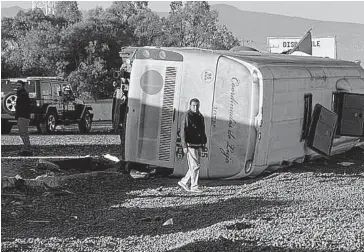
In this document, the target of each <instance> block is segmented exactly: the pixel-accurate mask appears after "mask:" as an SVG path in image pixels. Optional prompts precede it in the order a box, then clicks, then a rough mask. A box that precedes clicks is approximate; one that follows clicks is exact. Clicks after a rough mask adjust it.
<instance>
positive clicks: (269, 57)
mask: <svg viewBox="0 0 364 252" xmlns="http://www.w3.org/2000/svg"><path fill="white" fill-rule="evenodd" d="M163 49H165V50H172V51H178V52H180V53H182V54H183V53H184V52H186V53H188V52H194V53H202V54H220V55H224V56H231V57H234V58H237V59H240V60H243V61H248V62H249V63H253V64H256V65H259V66H262V65H271V64H278V65H317V66H325V67H329V66H347V67H357V66H358V64H356V63H355V62H351V61H345V60H338V59H331V58H321V57H314V56H296V55H286V54H273V53H265V52H259V51H239V52H232V51H227V50H208V49H200V48H163Z"/></svg>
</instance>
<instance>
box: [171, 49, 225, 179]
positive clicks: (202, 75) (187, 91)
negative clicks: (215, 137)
mask: <svg viewBox="0 0 364 252" xmlns="http://www.w3.org/2000/svg"><path fill="white" fill-rule="evenodd" d="M217 59H218V56H216V55H212V54H211V55H205V54H200V53H186V54H184V55H183V77H182V83H183V84H182V86H181V93H180V97H179V108H178V116H177V118H178V125H177V127H178V132H180V130H181V121H182V118H183V116H184V114H185V113H186V112H187V111H188V109H189V101H190V100H191V99H192V98H197V99H199V100H200V112H201V114H202V115H203V116H204V119H205V132H206V136H207V147H208V151H207V152H203V153H202V156H201V170H200V177H201V178H207V177H208V170H207V169H208V167H209V166H210V163H209V155H210V148H209V145H210V141H211V140H210V125H211V116H212V100H213V91H214V82H215V74H216V62H217ZM182 152H183V150H182V145H181V139H180V137H179V136H178V137H177V144H176V149H175V153H176V158H175V163H174V171H173V175H175V176H184V175H185V174H186V172H187V171H188V165H187V160H186V156H185V155H184V154H183V153H182Z"/></svg>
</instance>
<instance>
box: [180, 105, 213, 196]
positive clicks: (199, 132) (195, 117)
mask: <svg viewBox="0 0 364 252" xmlns="http://www.w3.org/2000/svg"><path fill="white" fill-rule="evenodd" d="M199 109H200V101H199V100H198V99H196V98H194V99H192V100H191V101H190V109H189V110H188V111H187V113H186V114H185V115H184V117H183V119H182V124H181V142H182V146H183V152H184V153H185V154H187V163H188V172H187V174H186V176H184V178H182V180H181V181H179V182H178V185H179V186H181V187H182V188H183V189H185V190H186V191H190V192H197V193H200V192H202V191H201V190H200V189H199V188H198V176H199V173H200V167H201V164H200V159H201V152H202V148H205V145H206V142H207V138H206V134H205V121H204V118H203V116H202V114H201V113H200V111H199ZM190 180H191V189H189V187H188V183H189V181H190Z"/></svg>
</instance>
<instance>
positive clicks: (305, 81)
mask: <svg viewBox="0 0 364 252" xmlns="http://www.w3.org/2000/svg"><path fill="white" fill-rule="evenodd" d="M348 93H350V94H348ZM363 94H364V70H363V69H362V68H361V67H360V66H359V65H358V64H355V63H353V62H348V61H339V60H333V59H325V58H316V57H299V56H290V55H275V54H266V53H259V52H246V53H232V52H228V51H209V50H201V49H192V48H191V49H188V48H185V49H183V48H151V47H145V48H139V49H138V50H137V52H136V56H135V60H134V62H133V67H132V71H131V79H130V88H129V103H128V113H127V120H126V125H125V161H127V162H130V163H131V164H133V163H140V164H145V165H150V166H158V167H164V168H170V169H173V174H174V175H176V176H183V175H184V174H185V173H186V171H187V169H188V167H187V162H186V158H185V157H184V156H183V151H182V146H181V141H180V137H179V131H180V122H181V118H182V116H183V114H184V113H185V112H186V111H187V110H188V108H189V101H190V100H191V99H192V98H198V99H199V100H200V102H201V106H200V112H201V113H202V115H203V116H204V118H205V126H206V135H207V138H208V141H207V149H208V151H206V152H204V153H202V159H201V164H202V167H201V171H200V177H202V178H228V179H233V178H242V177H247V176H255V175H258V174H260V173H261V172H262V171H264V170H265V169H270V168H272V167H277V166H278V167H279V166H281V165H282V164H291V163H292V162H301V161H303V160H304V158H305V157H315V156H318V155H319V154H318V153H320V154H325V155H330V154H331V153H339V152H343V151H346V150H349V149H350V148H352V147H353V146H355V145H356V144H357V143H358V142H359V141H360V139H361V138H362V137H363V132H364V130H363V125H364V123H363V122H364V118H363V117H364V116H363V114H364V111H363V110H364V99H363V98H364V96H363ZM348 95H349V96H348ZM316 104H320V105H321V106H322V107H324V108H326V109H327V110H329V112H330V110H331V111H335V110H336V111H335V112H336V114H335V113H332V112H330V113H329V112H326V114H322V113H324V112H325V111H322V113H321V112H320V111H319V108H318V110H317V111H316V109H315V110H314V109H313V108H314V107H315V105H316ZM340 104H341V105H340ZM312 110H314V113H313V114H312ZM343 111H344V112H343ZM318 113H321V114H318ZM337 114H338V118H337V116H336V115H337ZM311 117H312V119H311ZM314 118H319V119H317V120H316V119H314ZM315 120H316V121H315ZM321 120H324V121H323V122H322V121H321ZM325 120H331V121H330V122H327V123H325ZM331 122H332V123H331ZM330 123H331V124H330ZM310 125H311V126H310ZM325 125H326V126H325ZM330 125H331V126H330ZM329 126H330V127H331V128H329ZM325 127H326V128H325ZM337 128H339V129H337ZM335 132H339V133H340V134H336V136H335ZM334 136H335V138H334ZM307 141H309V143H308V142H307ZM308 146H309V147H310V148H308ZM312 149H314V150H315V151H313V150H312ZM331 150H332V151H331Z"/></svg>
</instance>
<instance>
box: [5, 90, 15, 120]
mask: <svg viewBox="0 0 364 252" xmlns="http://www.w3.org/2000/svg"><path fill="white" fill-rule="evenodd" d="M16 98H17V97H16V93H9V94H7V95H6V96H5V97H4V101H3V108H4V110H5V112H6V113H7V114H9V115H11V116H14V115H15V105H16Z"/></svg>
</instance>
